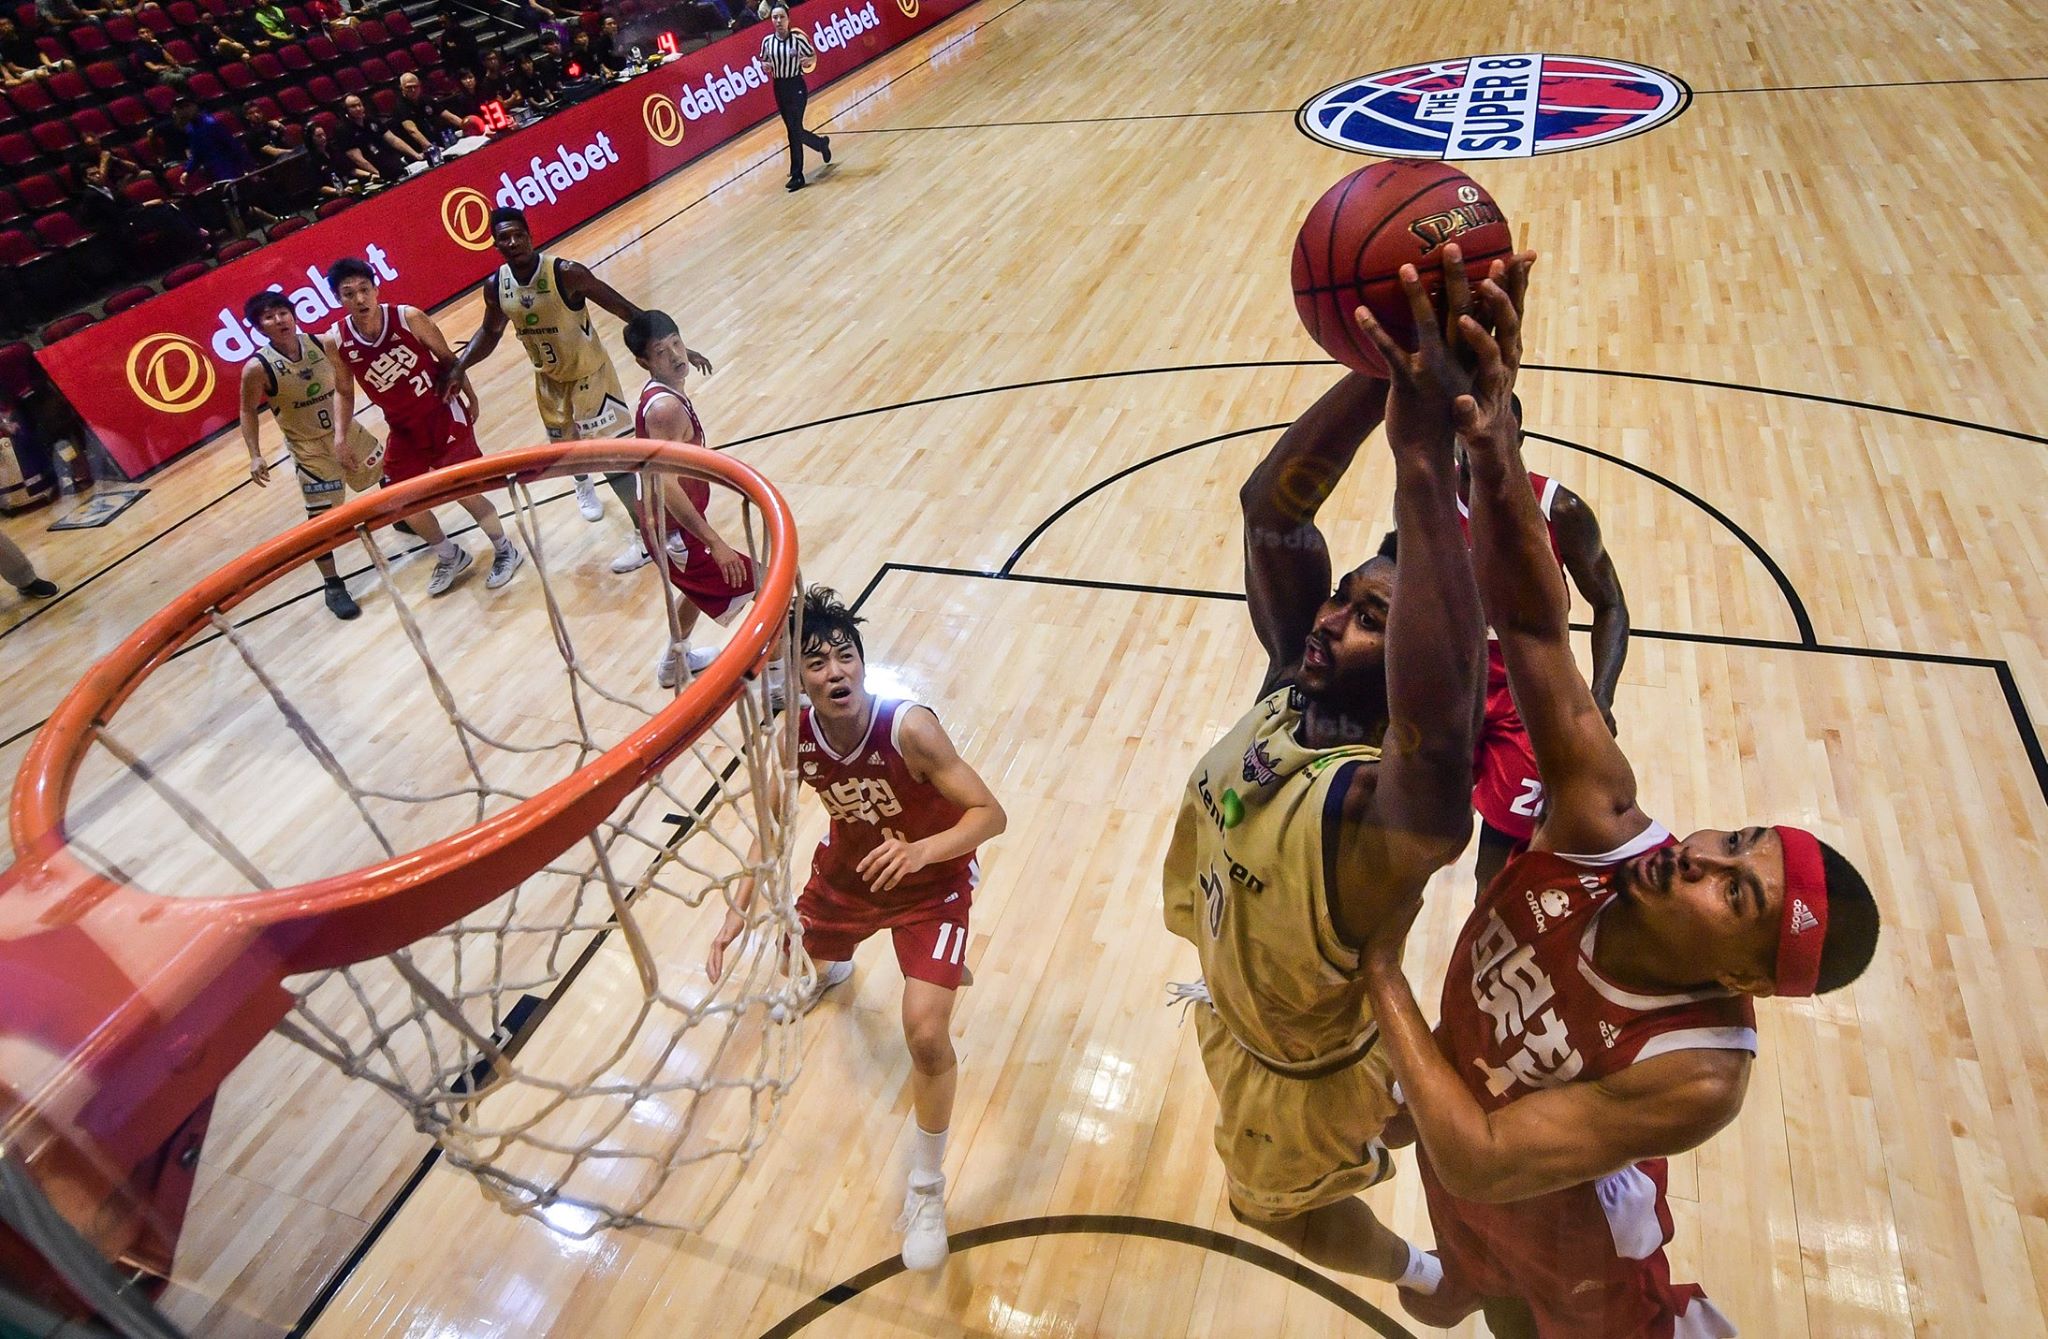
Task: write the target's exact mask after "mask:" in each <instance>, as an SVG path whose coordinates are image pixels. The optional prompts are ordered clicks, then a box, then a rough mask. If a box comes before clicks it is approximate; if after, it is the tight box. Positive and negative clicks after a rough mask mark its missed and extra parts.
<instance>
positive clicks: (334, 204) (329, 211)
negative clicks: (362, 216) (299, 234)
mask: <svg viewBox="0 0 2048 1339" xmlns="http://www.w3.org/2000/svg"><path fill="white" fill-rule="evenodd" d="M354 203H355V201H354V200H352V199H350V198H349V197H348V196H346V195H344V196H341V197H340V198H339V199H334V200H327V201H323V202H322V203H321V205H320V207H319V208H318V209H316V210H314V211H313V216H314V217H315V218H323V219H331V218H333V217H334V216H335V215H336V214H339V213H340V212H341V211H342V210H344V209H347V208H348V207H349V206H350V205H352V204H354ZM272 235H273V236H274V235H275V234H274V233H273V234H272Z"/></svg>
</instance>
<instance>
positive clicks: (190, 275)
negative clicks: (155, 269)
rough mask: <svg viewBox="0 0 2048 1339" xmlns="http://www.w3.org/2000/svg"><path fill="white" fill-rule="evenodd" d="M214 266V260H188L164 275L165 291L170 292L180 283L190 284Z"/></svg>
mask: <svg viewBox="0 0 2048 1339" xmlns="http://www.w3.org/2000/svg"><path fill="white" fill-rule="evenodd" d="M212 268H213V262H212V261H207V260H194V261H187V262H186V263H185V264H183V265H180V266H178V267H177V268H176V269H174V270H172V271H171V272H170V273H169V274H166V275H165V276H164V291H165V292H166V293H168V292H170V291H171V290H172V289H174V288H176V287H178V286H179V285H180V284H189V283H191V282H192V281H193V280H194V279H197V278H198V277H199V276H201V275H203V274H205V273H206V272H207V271H208V270H210V269H212Z"/></svg>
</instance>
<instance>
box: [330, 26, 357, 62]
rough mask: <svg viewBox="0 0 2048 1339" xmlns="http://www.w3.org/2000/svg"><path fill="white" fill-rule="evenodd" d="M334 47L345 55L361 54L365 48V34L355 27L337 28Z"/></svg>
mask: <svg viewBox="0 0 2048 1339" xmlns="http://www.w3.org/2000/svg"><path fill="white" fill-rule="evenodd" d="M334 49H335V50H336V51H339V52H340V53H341V54H342V55H344V56H351V57H353V56H357V55H360V54H361V53H362V50H363V35H362V34H361V33H359V32H357V31H356V30H355V29H354V28H336V29H335V30H334Z"/></svg>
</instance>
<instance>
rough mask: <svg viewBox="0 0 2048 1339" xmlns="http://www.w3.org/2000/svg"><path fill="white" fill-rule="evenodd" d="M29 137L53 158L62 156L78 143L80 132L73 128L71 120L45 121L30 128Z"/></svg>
mask: <svg viewBox="0 0 2048 1339" xmlns="http://www.w3.org/2000/svg"><path fill="white" fill-rule="evenodd" d="M28 137H29V138H30V139H32V140H34V141H35V142H36V147H37V148H38V149H41V150H42V151H43V152H44V153H46V154H48V155H49V156H50V157H52V158H62V157H63V156H64V154H65V152H66V151H67V150H70V149H73V148H76V147H77V145H78V132H77V131H75V130H73V129H72V128H71V123H70V122H69V121H45V122H43V123H42V124H41V125H39V126H36V127H35V128H34V129H32V130H30V131H29V132H28Z"/></svg>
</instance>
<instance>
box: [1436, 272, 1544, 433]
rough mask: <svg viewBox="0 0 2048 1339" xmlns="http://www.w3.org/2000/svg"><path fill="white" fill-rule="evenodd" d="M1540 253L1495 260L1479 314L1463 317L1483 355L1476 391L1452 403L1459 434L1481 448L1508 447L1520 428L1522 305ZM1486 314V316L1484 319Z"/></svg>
mask: <svg viewBox="0 0 2048 1339" xmlns="http://www.w3.org/2000/svg"><path fill="white" fill-rule="evenodd" d="M1535 263H1536V253H1535V252H1533V251H1524V252H1521V253H1520V254H1518V255H1517V256H1515V258H1514V259H1513V260H1511V261H1498V260H1497V261H1495V262H1494V263H1493V271H1492V273H1491V274H1489V275H1488V276H1487V278H1486V279H1485V281H1484V282H1482V283H1481V284H1480V285H1479V291H1478V294H1477V304H1476V306H1477V313H1476V314H1471V315H1466V316H1461V317H1459V318H1458V324H1459V329H1460V332H1461V333H1462V335H1463V336H1464V340H1465V344H1466V345H1467V346H1468V347H1469V348H1470V349H1471V350H1472V352H1473V354H1474V355H1475V356H1476V358H1477V365H1476V366H1475V368H1474V369H1473V373H1472V389H1471V393H1470V394H1467V395H1461V396H1459V397H1458V399H1457V401H1456V402H1455V403H1454V404H1453V405H1452V409H1451V413H1452V418H1453V420H1454V421H1455V422H1456V423H1457V426H1458V435H1459V436H1460V437H1463V438H1464V439H1465V441H1466V443H1467V444H1468V445H1470V446H1473V447H1475V448H1477V449H1480V450H1486V449H1488V448H1505V447H1507V446H1510V445H1512V444H1513V442H1514V436H1513V434H1514V433H1516V432H1517V431H1518V430H1519V425H1518V424H1517V423H1516V422H1515V416H1514V409H1513V403H1514V391H1515V378H1516V376H1517V375H1518V374H1519V373H1520V372H1521V370H1522V309H1523V304H1524V303H1525V302H1526V301H1527V299H1528V293H1529V269H1530V267H1531V266H1532V265H1534V264H1535ZM1482 317H1483V318H1484V319H1482Z"/></svg>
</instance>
